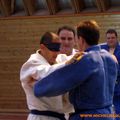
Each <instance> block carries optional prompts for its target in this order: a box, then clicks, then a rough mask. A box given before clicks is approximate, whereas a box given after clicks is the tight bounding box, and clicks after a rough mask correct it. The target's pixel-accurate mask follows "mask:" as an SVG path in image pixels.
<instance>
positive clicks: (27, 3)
mask: <svg viewBox="0 0 120 120" xmlns="http://www.w3.org/2000/svg"><path fill="white" fill-rule="evenodd" d="M23 4H24V9H25V11H26V13H27V15H33V14H34V12H35V1H34V0H23Z"/></svg>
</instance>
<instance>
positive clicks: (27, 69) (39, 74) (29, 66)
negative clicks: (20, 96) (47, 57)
mask: <svg viewBox="0 0 120 120" xmlns="http://www.w3.org/2000/svg"><path fill="white" fill-rule="evenodd" d="M63 66H65V63H60V64H54V65H48V64H42V63H40V62H39V61H28V62H26V63H25V64H24V65H23V66H22V68H21V71H20V79H21V80H24V79H29V78H30V77H31V78H33V79H35V80H37V79H41V78H44V77H45V76H47V75H48V74H50V73H51V72H53V71H55V70H56V69H59V68H61V67H63Z"/></svg>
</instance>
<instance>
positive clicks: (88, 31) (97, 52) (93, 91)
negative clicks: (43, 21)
mask: <svg viewBox="0 0 120 120" xmlns="http://www.w3.org/2000/svg"><path fill="white" fill-rule="evenodd" d="M77 36H78V39H77V43H78V46H79V50H82V51H84V54H82V56H79V57H78V58H77V59H75V60H74V59H72V60H74V62H73V63H71V64H69V65H66V66H65V67H63V68H60V69H58V70H56V71H54V72H53V73H51V74H50V75H48V76H47V77H45V78H43V79H42V80H41V81H38V82H37V83H36V84H35V85H34V94H35V96H37V97H44V96H47V97H50V96H57V95H60V94H64V93H66V92H68V91H69V99H70V102H71V103H72V104H73V106H74V109H75V112H74V113H72V114H71V115H70V117H69V120H113V119H114V118H113V117H110V116H109V115H111V114H112V113H113V110H112V104H113V93H114V86H115V80H116V78H117V67H118V66H117V61H115V59H113V57H112V55H110V53H108V52H107V51H105V50H101V48H100V46H98V45H97V44H98V41H99V26H98V25H97V23H96V22H95V21H84V22H82V23H80V24H79V25H78V26H77ZM68 63H69V62H67V64H68ZM85 115H89V116H85ZM95 115H97V117H96V116H95ZM102 115H103V117H101V116H102ZM105 115H107V116H105Z"/></svg>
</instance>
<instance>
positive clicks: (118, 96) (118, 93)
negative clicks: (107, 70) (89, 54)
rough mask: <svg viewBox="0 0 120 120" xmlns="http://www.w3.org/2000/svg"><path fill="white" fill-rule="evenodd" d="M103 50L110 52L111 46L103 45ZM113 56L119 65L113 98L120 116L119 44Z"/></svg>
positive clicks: (119, 119)
mask: <svg viewBox="0 0 120 120" xmlns="http://www.w3.org/2000/svg"><path fill="white" fill-rule="evenodd" d="M101 48H102V49H105V50H107V51H109V46H108V45H107V43H103V44H101ZM113 54H114V55H115V56H116V58H117V60H118V63H119V70H118V76H117V80H116V83H115V90H114V96H113V104H114V106H115V112H116V114H119V115H120V45H119V43H118V44H117V45H116V47H115V50H114V53H113ZM116 120H120V117H119V118H117V119H116Z"/></svg>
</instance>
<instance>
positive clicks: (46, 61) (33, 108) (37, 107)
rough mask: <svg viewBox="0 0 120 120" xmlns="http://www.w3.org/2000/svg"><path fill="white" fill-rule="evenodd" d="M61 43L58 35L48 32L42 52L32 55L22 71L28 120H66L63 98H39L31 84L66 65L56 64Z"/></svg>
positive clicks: (41, 48) (42, 45)
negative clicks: (28, 112) (28, 111)
mask: <svg viewBox="0 0 120 120" xmlns="http://www.w3.org/2000/svg"><path fill="white" fill-rule="evenodd" d="M59 47H60V43H59V40H58V37H57V35H56V34H54V33H51V32H47V33H45V34H44V35H43V37H42V38H41V41H40V50H38V51H37V52H36V53H35V54H32V55H31V56H30V58H29V59H28V60H27V62H25V63H24V64H23V66H22V68H21V71H20V80H21V84H22V87H23V89H24V91H25V94H26V99H27V105H28V108H29V110H30V114H29V115H28V118H27V120H65V118H64V114H62V112H63V103H62V96H56V97H49V98H47V97H42V98H37V97H35V96H34V94H33V88H32V86H31V82H33V81H35V80H36V79H40V78H43V77H45V76H47V75H48V74H49V73H51V72H53V71H54V70H56V69H59V68H61V67H63V66H64V65H65V63H60V64H54V62H55V59H56V57H57V54H58V52H59Z"/></svg>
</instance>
